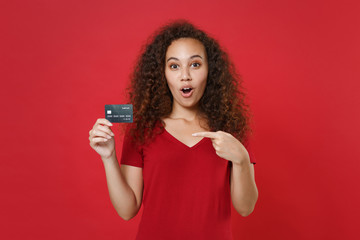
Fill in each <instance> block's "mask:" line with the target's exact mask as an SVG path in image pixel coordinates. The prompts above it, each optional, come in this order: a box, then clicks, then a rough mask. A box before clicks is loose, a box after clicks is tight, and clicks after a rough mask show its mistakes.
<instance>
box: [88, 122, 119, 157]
mask: <svg viewBox="0 0 360 240" xmlns="http://www.w3.org/2000/svg"><path fill="white" fill-rule="evenodd" d="M110 126H112V123H111V122H110V121H109V120H107V119H105V118H98V119H97V121H96V122H95V124H94V126H93V128H92V129H91V130H90V131H89V135H90V136H89V140H90V146H91V147H92V148H93V149H94V150H95V151H96V152H97V153H98V154H100V156H101V158H102V159H103V160H104V159H107V158H110V157H111V156H112V155H113V154H114V153H115V140H114V138H113V137H114V133H113V132H112V131H111V129H110Z"/></svg>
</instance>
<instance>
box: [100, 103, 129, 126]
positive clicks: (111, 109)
mask: <svg viewBox="0 0 360 240" xmlns="http://www.w3.org/2000/svg"><path fill="white" fill-rule="evenodd" d="M105 118H106V119H107V120H109V121H110V122H112V123H132V122H133V105H132V104H108V105H105Z"/></svg>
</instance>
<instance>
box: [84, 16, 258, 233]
mask: <svg viewBox="0 0 360 240" xmlns="http://www.w3.org/2000/svg"><path fill="white" fill-rule="evenodd" d="M240 80H241V79H240V78H239V77H238V76H237V75H236V73H235V70H234V67H233V65H232V64H231V62H230V61H229V59H228V56H227V54H226V53H225V52H224V51H222V50H221V48H220V47H219V45H218V43H217V41H216V40H214V39H213V38H211V37H209V36H208V35H207V34H206V33H205V32H203V31H201V30H199V29H197V28H196V27H194V26H193V25H192V24H190V23H189V22H187V21H184V20H180V21H175V22H172V23H170V24H168V25H165V26H163V27H162V28H160V29H159V30H158V31H157V32H155V34H154V35H153V36H152V38H150V42H148V43H147V44H146V47H145V48H144V49H143V52H142V54H141V55H140V57H139V59H138V61H137V65H136V67H135V69H134V73H133V76H132V79H131V86H130V88H129V93H130V103H131V104H133V108H134V117H133V119H134V123H133V124H128V125H127V129H126V131H125V136H124V142H123V150H122V154H121V160H120V163H121V166H120V165H119V163H118V160H117V157H116V152H115V142H114V134H113V132H112V131H111V129H110V126H112V124H111V123H110V122H109V121H107V120H106V119H103V118H100V119H98V120H97V121H96V123H95V125H94V126H93V128H92V130H90V133H89V134H90V137H89V139H90V146H91V147H92V148H93V149H94V150H95V151H96V152H97V153H99V154H100V156H101V158H102V161H103V164H104V167H105V172H106V179H107V184H108V190H109V195H110V199H111V202H112V204H113V206H114V207H115V209H116V211H117V212H118V214H119V215H120V216H121V217H122V218H123V219H125V220H129V219H131V218H133V217H134V216H136V214H137V213H138V211H139V209H140V207H141V204H143V215H142V219H141V222H140V225H139V230H138V234H137V238H136V239H232V234H231V203H232V204H233V206H234V208H235V209H236V211H237V212H238V213H239V214H241V215H242V216H248V215H249V214H250V213H251V212H252V211H253V210H254V207H255V204H256V201H257V198H258V190H257V187H256V184H255V177H254V164H255V159H254V157H253V155H252V153H251V151H250V150H249V146H248V141H247V139H248V135H249V133H250V132H251V129H250V127H249V119H250V117H249V115H250V114H249V109H248V106H247V105H246V104H245V101H244V100H245V94H244V91H239V87H241V86H240V83H241V82H240Z"/></svg>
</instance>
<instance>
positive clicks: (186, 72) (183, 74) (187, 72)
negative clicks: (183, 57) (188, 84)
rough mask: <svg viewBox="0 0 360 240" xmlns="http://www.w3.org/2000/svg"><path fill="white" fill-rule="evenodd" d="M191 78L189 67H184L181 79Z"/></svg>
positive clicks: (188, 79) (187, 79)
mask: <svg viewBox="0 0 360 240" xmlns="http://www.w3.org/2000/svg"><path fill="white" fill-rule="evenodd" d="M190 80H191V76H190V72H189V68H183V70H182V72H181V81H190Z"/></svg>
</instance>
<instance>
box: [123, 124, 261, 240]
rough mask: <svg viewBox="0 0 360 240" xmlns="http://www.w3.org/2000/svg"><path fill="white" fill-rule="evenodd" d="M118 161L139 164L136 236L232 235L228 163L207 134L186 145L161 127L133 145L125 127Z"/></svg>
mask: <svg viewBox="0 0 360 240" xmlns="http://www.w3.org/2000/svg"><path fill="white" fill-rule="evenodd" d="M244 147H245V148H247V146H246V145H245V144H244ZM247 150H248V153H249V156H250V161H251V162H252V163H253V164H255V159H254V156H253V154H252V152H251V151H249V149H248V148H247ZM120 163H121V164H126V165H131V166H136V167H141V168H143V180H144V190H143V201H142V204H143V215H142V218H141V221H140V224H139V228H138V233H137V236H136V240H143V239H146V240H152V239H156V240H159V239H173V240H176V239H197V240H200V239H207V240H209V239H221V240H228V239H232V232H231V204H232V202H231V195H230V171H231V162H230V161H228V160H226V159H223V158H221V157H219V156H218V155H217V154H216V152H215V150H214V147H213V145H212V142H211V139H209V138H202V139H201V140H200V141H199V142H198V143H197V144H195V145H194V146H192V147H188V146H187V145H185V144H183V143H182V142H180V141H179V140H177V139H176V138H175V137H173V136H172V135H171V134H170V133H169V132H167V131H166V130H165V129H164V130H163V132H162V133H160V134H158V135H156V137H155V138H154V139H153V141H152V142H150V143H149V144H147V145H144V146H142V147H141V148H140V149H137V148H136V147H135V146H134V144H133V143H132V141H131V136H130V134H129V131H128V130H127V131H126V133H125V136H124V142H123V150H122V156H121V160H120Z"/></svg>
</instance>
